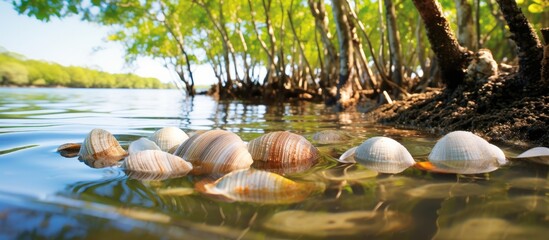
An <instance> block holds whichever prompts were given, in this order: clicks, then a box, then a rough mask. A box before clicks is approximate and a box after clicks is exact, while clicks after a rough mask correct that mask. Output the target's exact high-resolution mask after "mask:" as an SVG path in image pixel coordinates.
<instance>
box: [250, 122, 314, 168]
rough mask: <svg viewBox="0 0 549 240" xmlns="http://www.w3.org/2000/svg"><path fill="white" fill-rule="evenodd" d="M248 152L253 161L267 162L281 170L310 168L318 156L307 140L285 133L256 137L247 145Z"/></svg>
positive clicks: (272, 133)
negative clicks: (298, 167) (286, 168)
mask: <svg viewBox="0 0 549 240" xmlns="http://www.w3.org/2000/svg"><path fill="white" fill-rule="evenodd" d="M248 150H249V151H250V154H251V155H252V158H253V159H254V161H263V162H268V163H270V164H273V165H279V166H280V167H282V168H285V167H288V168H291V167H295V166H299V165H310V166H312V165H313V164H314V163H316V162H317V160H318V158H319V156H320V153H319V152H318V150H317V149H316V148H315V147H314V146H313V145H312V144H311V143H310V142H309V141H307V139H305V138H304V137H302V136H300V135H297V134H295V133H291V132H286V131H278V132H271V133H268V134H265V135H263V136H261V137H258V138H256V139H254V140H252V141H250V142H249V143H248Z"/></svg>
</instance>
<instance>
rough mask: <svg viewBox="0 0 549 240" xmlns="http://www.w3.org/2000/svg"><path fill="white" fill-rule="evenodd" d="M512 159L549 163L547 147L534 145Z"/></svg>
mask: <svg viewBox="0 0 549 240" xmlns="http://www.w3.org/2000/svg"><path fill="white" fill-rule="evenodd" d="M513 159H515V160H526V161H530V162H534V163H539V164H545V165H549V148H546V147H535V148H532V149H529V150H527V151H525V152H523V153H521V154H520V155H518V156H516V157H515V158H513Z"/></svg>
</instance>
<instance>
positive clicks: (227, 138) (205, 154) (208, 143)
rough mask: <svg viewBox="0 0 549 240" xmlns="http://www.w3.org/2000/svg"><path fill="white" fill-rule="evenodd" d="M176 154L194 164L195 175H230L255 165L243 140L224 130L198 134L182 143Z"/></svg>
mask: <svg viewBox="0 0 549 240" xmlns="http://www.w3.org/2000/svg"><path fill="white" fill-rule="evenodd" d="M174 154H175V155H177V156H180V157H182V158H183V159H185V160H187V161H189V162H191V163H192V164H193V167H194V169H193V171H192V173H193V174H210V173H229V172H232V171H234V170H238V169H247V168H249V167H250V165H252V163H253V160H252V156H250V153H249V152H248V150H247V148H246V145H245V144H244V142H243V141H242V139H240V137H239V136H238V135H236V134H234V133H232V132H228V131H224V130H210V131H207V132H203V133H197V134H196V135H193V136H192V137H191V138H189V139H188V140H187V141H185V142H184V143H182V144H181V145H180V146H179V147H178V148H177V150H176V151H175V152H174Z"/></svg>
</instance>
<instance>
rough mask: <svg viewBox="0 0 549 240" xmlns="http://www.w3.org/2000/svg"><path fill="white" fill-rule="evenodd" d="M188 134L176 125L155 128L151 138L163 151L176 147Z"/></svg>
mask: <svg viewBox="0 0 549 240" xmlns="http://www.w3.org/2000/svg"><path fill="white" fill-rule="evenodd" d="M188 138H189V136H187V134H186V133H185V132H183V130H181V129H179V128H176V127H165V128H161V129H159V130H157V131H156V132H154V134H153V135H152V137H151V140H152V141H153V142H155V143H156V145H158V147H160V149H161V150H162V151H164V152H169V150H170V149H174V150H175V149H176V148H177V146H179V145H180V144H181V143H183V142H184V141H185V140H187V139H188Z"/></svg>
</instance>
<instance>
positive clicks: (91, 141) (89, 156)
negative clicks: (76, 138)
mask: <svg viewBox="0 0 549 240" xmlns="http://www.w3.org/2000/svg"><path fill="white" fill-rule="evenodd" d="M127 155H128V153H126V151H125V150H124V149H122V147H121V146H120V144H119V143H118V141H117V140H116V138H114V136H113V135H112V134H111V133H110V132H108V131H106V130H103V129H99V128H96V129H93V130H91V131H90V133H89V134H88V135H87V136H86V139H84V142H83V143H82V146H81V147H80V151H79V152H78V156H80V158H81V159H82V160H84V161H85V162H86V164H88V165H89V166H91V167H95V168H101V167H108V166H113V165H115V164H116V163H118V161H119V160H121V159H123V158H124V157H126V156H127Z"/></svg>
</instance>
